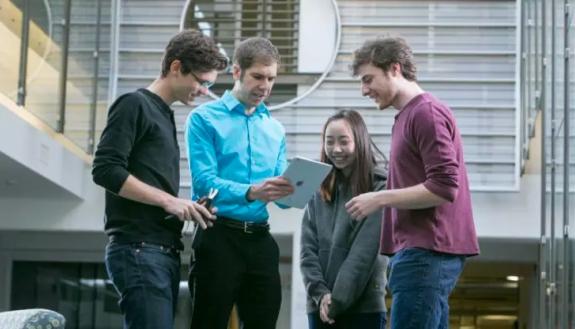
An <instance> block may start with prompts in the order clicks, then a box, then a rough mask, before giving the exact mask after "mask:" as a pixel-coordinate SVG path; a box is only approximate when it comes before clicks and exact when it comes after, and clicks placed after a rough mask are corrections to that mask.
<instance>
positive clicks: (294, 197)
mask: <svg viewBox="0 0 575 329" xmlns="http://www.w3.org/2000/svg"><path fill="white" fill-rule="evenodd" d="M331 167H332V166H331V165H330V164H327V163H323V162H319V161H314V160H311V159H307V158H302V157H294V158H293V159H292V160H291V161H290V163H289V166H288V168H287V169H286V171H285V172H284V173H283V175H282V176H283V177H285V178H286V179H288V180H289V181H290V183H291V184H292V185H293V187H294V189H295V191H294V192H293V193H292V194H290V195H288V196H286V197H284V198H281V199H278V200H276V202H277V203H279V204H283V205H286V206H290V207H294V208H300V209H302V208H304V207H305V206H306V205H307V203H308V202H309V200H310V199H311V197H312V196H313V194H314V193H315V192H316V191H317V190H318V189H319V188H320V185H321V183H322V182H323V180H324V179H325V177H326V176H327V174H329V172H330V170H331Z"/></svg>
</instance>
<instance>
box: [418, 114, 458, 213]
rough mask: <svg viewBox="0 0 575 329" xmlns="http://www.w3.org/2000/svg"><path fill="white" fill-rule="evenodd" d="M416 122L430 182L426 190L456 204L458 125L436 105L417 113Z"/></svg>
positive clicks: (419, 144)
mask: <svg viewBox="0 0 575 329" xmlns="http://www.w3.org/2000/svg"><path fill="white" fill-rule="evenodd" d="M412 119H413V120H412V125H413V128H412V132H413V134H414V141H415V143H416V144H417V145H416V146H417V149H418V151H419V154H420V155H421V158H422V161H423V163H424V170H425V177H426V179H425V181H424V182H423V186H425V188H427V189H428V190H429V191H430V192H432V193H433V194H436V195H438V196H440V197H442V198H444V199H446V200H448V201H449V202H452V201H453V200H455V198H456V197H457V192H458V189H459V162H458V161H457V155H456V151H455V146H454V134H455V131H454V130H455V127H454V124H453V122H452V120H451V119H450V118H449V117H447V116H446V114H444V113H441V112H440V111H437V110H436V109H434V108H433V105H432V104H429V106H426V107H423V108H422V110H419V111H416V112H415V113H414V115H413V118H412Z"/></svg>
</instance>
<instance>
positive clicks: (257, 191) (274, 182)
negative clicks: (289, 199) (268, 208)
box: [247, 176, 294, 202]
mask: <svg viewBox="0 0 575 329" xmlns="http://www.w3.org/2000/svg"><path fill="white" fill-rule="evenodd" d="M293 191H294V187H293V186H292V185H291V184H290V182H289V181H288V180H287V179H285V178H283V177H281V176H279V177H273V178H269V179H266V180H265V181H264V182H262V183H260V184H256V185H252V186H250V189H249V191H248V194H247V199H248V201H254V200H260V201H262V202H270V201H275V200H277V199H281V198H283V197H285V196H288V195H290V194H292V193H293Z"/></svg>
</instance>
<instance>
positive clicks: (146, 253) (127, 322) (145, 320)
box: [106, 242, 180, 329]
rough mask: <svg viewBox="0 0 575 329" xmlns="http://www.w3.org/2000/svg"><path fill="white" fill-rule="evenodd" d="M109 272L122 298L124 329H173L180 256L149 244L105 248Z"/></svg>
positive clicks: (114, 245)
mask: <svg viewBox="0 0 575 329" xmlns="http://www.w3.org/2000/svg"><path fill="white" fill-rule="evenodd" d="M106 269H107V271H108V276H109V277H110V279H111V280H112V282H113V283H114V287H115V288H116V291H117V292H118V294H119V295H120V302H119V304H120V309H121V310H122V314H123V315H124V328H125V329H128V328H129V329H132V328H133V329H136V328H137V329H146V328H149V329H161V328H166V329H173V327H174V315H175V312H176V303H177V301H178V290H179V284H180V253H179V251H177V250H175V249H171V248H165V247H162V246H158V245H151V244H147V243H138V244H119V243H115V242H112V243H109V244H108V245H107V246H106Z"/></svg>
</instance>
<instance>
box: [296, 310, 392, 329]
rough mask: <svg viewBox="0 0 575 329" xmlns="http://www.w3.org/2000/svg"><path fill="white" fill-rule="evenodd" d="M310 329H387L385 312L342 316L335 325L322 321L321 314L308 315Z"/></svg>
mask: <svg viewBox="0 0 575 329" xmlns="http://www.w3.org/2000/svg"><path fill="white" fill-rule="evenodd" d="M307 319H308V324H309V329H356V328H361V329H385V324H386V323H387V320H386V317H385V312H375V313H352V314H342V315H340V316H338V317H337V318H335V323H334V324H331V325H330V324H327V323H325V322H323V321H321V318H320V317H319V313H309V314H308V315H307Z"/></svg>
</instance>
